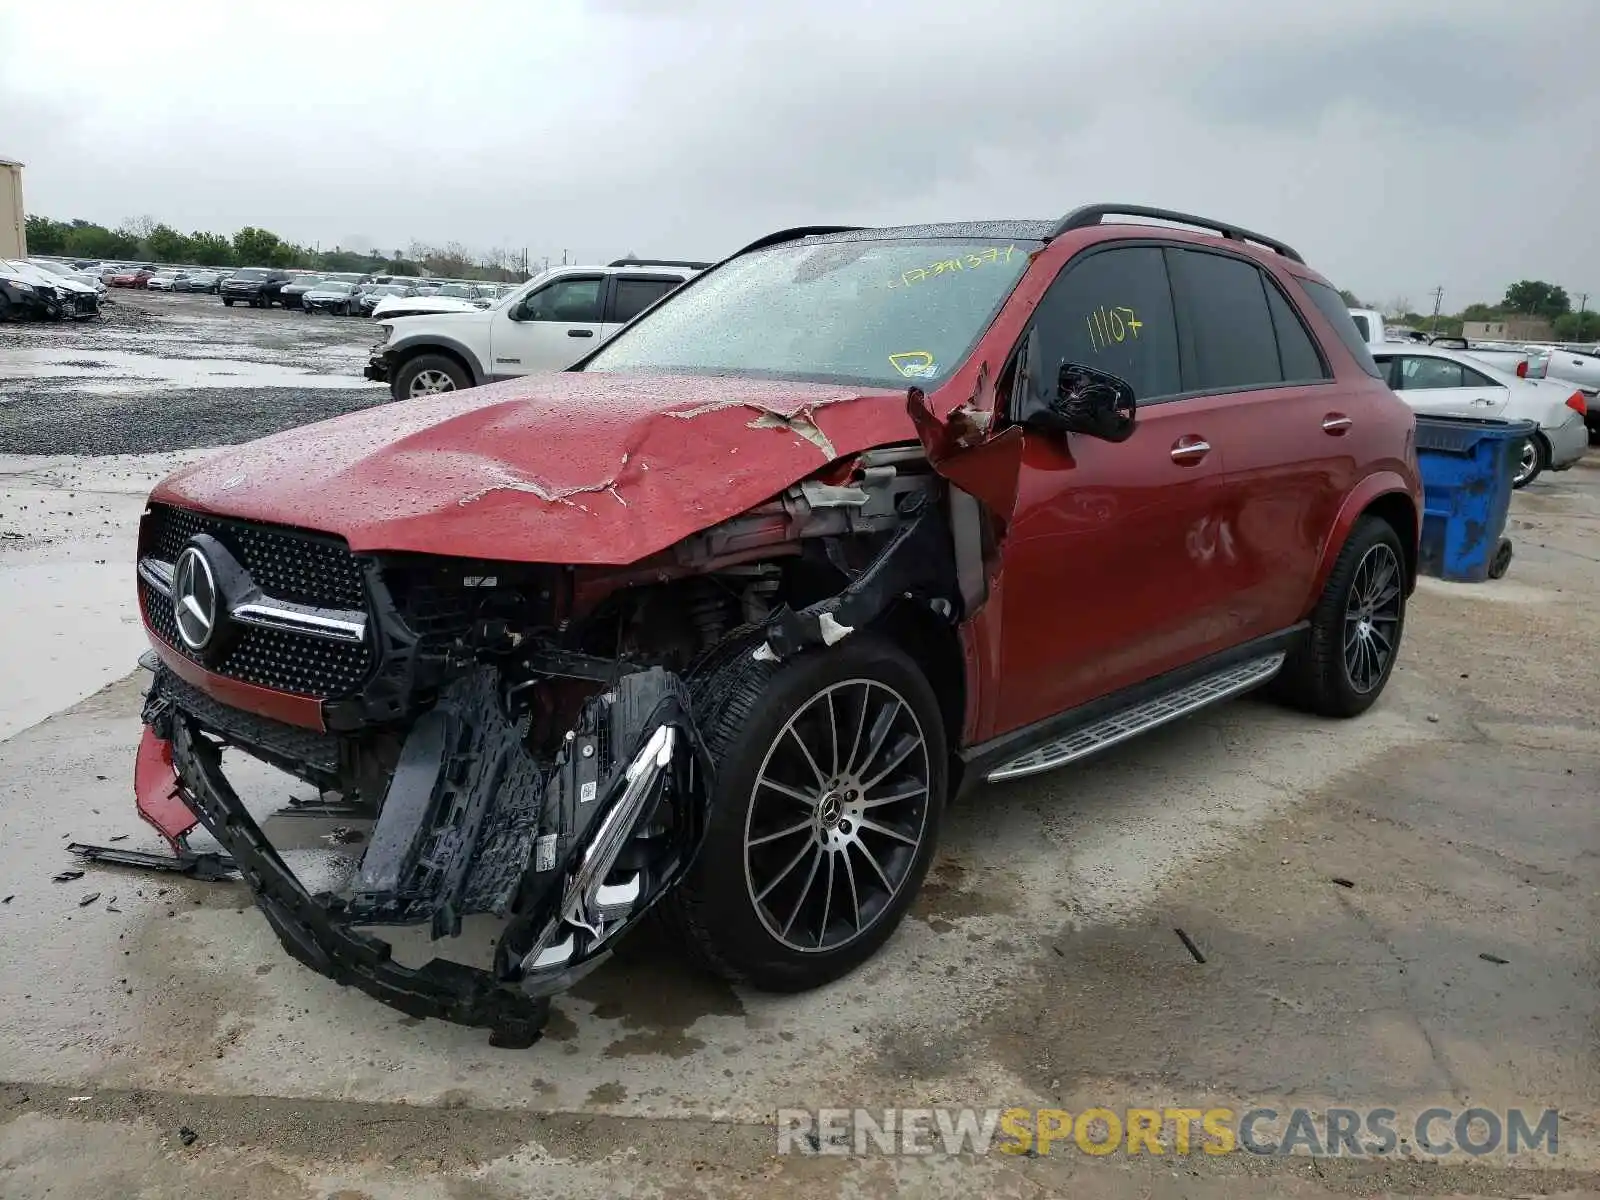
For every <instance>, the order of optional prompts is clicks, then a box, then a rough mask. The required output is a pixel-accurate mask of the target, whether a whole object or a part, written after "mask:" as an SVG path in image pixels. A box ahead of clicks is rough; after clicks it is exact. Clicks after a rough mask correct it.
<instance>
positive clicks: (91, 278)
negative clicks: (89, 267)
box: [28, 258, 108, 297]
mask: <svg viewBox="0 0 1600 1200" xmlns="http://www.w3.org/2000/svg"><path fill="white" fill-rule="evenodd" d="M28 265H29V266H30V267H38V268H39V270H41V271H45V272H48V273H49V274H51V275H59V276H61V277H62V278H63V279H74V280H76V281H77V282H79V283H81V284H83V285H84V286H85V287H91V288H93V289H94V290H95V294H96V295H98V296H101V297H104V296H105V294H106V292H107V290H108V289H107V287H106V285H105V282H104V281H103V280H102V279H101V278H100V276H99V275H97V274H95V273H94V272H92V271H77V270H74V269H73V268H72V267H71V266H69V265H68V264H66V263H59V262H51V261H50V260H49V259H44V258H30V259H29V260H28Z"/></svg>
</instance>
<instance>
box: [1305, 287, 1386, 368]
mask: <svg viewBox="0 0 1600 1200" xmlns="http://www.w3.org/2000/svg"><path fill="white" fill-rule="evenodd" d="M1295 282H1297V283H1298V284H1299V285H1300V288H1301V290H1302V291H1304V292H1305V294H1306V295H1307V297H1309V298H1310V300H1311V303H1313V304H1315V305H1316V306H1317V311H1318V312H1320V313H1321V314H1322V315H1323V317H1324V318H1326V320H1327V322H1328V324H1330V325H1332V326H1333V331H1334V332H1335V333H1336V334H1338V335H1339V340H1340V341H1341V342H1343V343H1344V348H1345V349H1346V350H1348V351H1350V354H1351V356H1352V357H1353V358H1354V359H1355V360H1356V362H1357V363H1358V364H1359V365H1360V367H1361V369H1362V370H1363V371H1365V372H1366V373H1367V374H1368V375H1371V376H1372V377H1373V378H1374V379H1382V378H1383V372H1382V371H1380V370H1378V364H1377V363H1375V362H1373V361H1372V351H1371V350H1369V349H1368V348H1367V339H1366V338H1364V337H1363V336H1362V335H1361V331H1360V330H1359V329H1357V328H1356V323H1355V320H1354V319H1353V318H1352V317H1351V316H1350V310H1349V309H1348V308H1347V307H1345V302H1344V297H1343V296H1341V295H1339V293H1338V292H1336V291H1334V290H1333V289H1332V288H1331V287H1329V286H1328V285H1327V284H1325V283H1318V282H1317V281H1316V280H1315V279H1301V278H1300V277H1299V276H1296V277H1295Z"/></svg>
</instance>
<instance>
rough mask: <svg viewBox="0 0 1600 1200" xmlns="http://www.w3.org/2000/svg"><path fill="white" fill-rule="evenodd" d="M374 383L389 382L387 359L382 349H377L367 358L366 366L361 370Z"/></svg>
mask: <svg viewBox="0 0 1600 1200" xmlns="http://www.w3.org/2000/svg"><path fill="white" fill-rule="evenodd" d="M361 373H362V374H363V375H365V376H366V377H367V378H368V379H370V380H372V381H373V382H374V383H388V382H389V359H388V356H387V355H386V354H385V353H384V351H382V350H379V351H377V352H376V353H374V354H373V355H372V357H371V358H369V359H367V365H366V368H365V369H364V370H363V371H362V372H361Z"/></svg>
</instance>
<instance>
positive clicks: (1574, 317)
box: [1554, 309, 1600, 342]
mask: <svg viewBox="0 0 1600 1200" xmlns="http://www.w3.org/2000/svg"><path fill="white" fill-rule="evenodd" d="M1554 328H1555V333H1556V339H1557V340H1558V341H1562V342H1587V341H1589V340H1590V339H1592V338H1596V337H1600V313H1592V312H1589V311H1588V310H1587V309H1585V310H1584V311H1583V312H1575V313H1571V312H1569V313H1562V314H1561V315H1560V316H1559V317H1557V318H1556V319H1555V324H1554Z"/></svg>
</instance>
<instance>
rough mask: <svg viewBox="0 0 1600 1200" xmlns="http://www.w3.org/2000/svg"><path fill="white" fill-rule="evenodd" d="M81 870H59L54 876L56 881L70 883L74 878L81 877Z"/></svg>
mask: <svg viewBox="0 0 1600 1200" xmlns="http://www.w3.org/2000/svg"><path fill="white" fill-rule="evenodd" d="M82 878H83V872H82V871H60V872H57V874H56V875H55V876H54V880H55V882H56V883H71V882H72V881H73V880H74V879H82Z"/></svg>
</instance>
